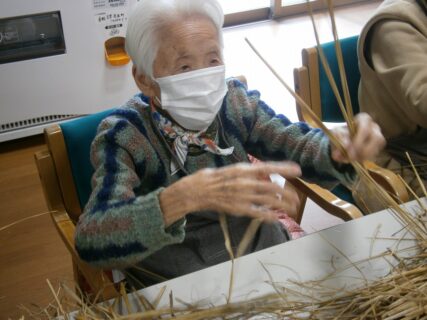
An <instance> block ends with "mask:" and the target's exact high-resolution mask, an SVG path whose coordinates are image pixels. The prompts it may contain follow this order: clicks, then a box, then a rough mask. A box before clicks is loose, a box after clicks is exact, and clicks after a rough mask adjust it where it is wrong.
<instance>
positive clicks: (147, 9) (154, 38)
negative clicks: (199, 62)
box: [126, 0, 224, 78]
mask: <svg viewBox="0 0 427 320" xmlns="http://www.w3.org/2000/svg"><path fill="white" fill-rule="evenodd" d="M192 15H202V16H205V17H207V18H209V19H210V20H211V21H212V22H213V24H214V25H215V27H216V29H217V30H218V37H219V43H220V45H221V48H222V47H223V38H222V25H223V24H224V13H223V11H222V8H221V5H220V4H219V3H218V1H217V0H141V1H140V2H139V3H138V4H137V5H136V6H135V7H134V8H133V11H132V13H131V14H130V17H129V20H128V27H127V32H126V51H127V53H128V54H129V56H130V58H131V59H132V62H133V64H134V66H135V67H136V70H137V73H138V74H140V73H144V74H145V75H147V76H149V77H150V78H153V63H154V60H155V58H156V56H157V51H158V49H159V45H160V41H161V39H160V38H159V31H160V30H161V29H162V27H164V26H165V25H167V23H168V22H170V21H173V20H174V19H176V18H187V17H189V16H192Z"/></svg>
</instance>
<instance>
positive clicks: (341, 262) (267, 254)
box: [129, 200, 427, 308]
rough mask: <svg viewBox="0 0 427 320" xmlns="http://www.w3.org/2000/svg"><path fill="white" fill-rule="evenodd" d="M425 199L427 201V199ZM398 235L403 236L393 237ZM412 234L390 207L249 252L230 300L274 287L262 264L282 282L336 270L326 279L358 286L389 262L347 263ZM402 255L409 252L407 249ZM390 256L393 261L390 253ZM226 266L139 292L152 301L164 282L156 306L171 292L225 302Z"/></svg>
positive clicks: (403, 244)
mask: <svg viewBox="0 0 427 320" xmlns="http://www.w3.org/2000/svg"><path fill="white" fill-rule="evenodd" d="M423 202H424V203H425V204H427V201H425V200H423ZM405 206H406V207H407V208H408V210H410V211H411V212H416V210H419V206H418V205H417V203H416V202H409V203H408V204H406V205H405ZM417 208H418V209H417ZM402 237H403V238H405V239H406V240H404V241H397V240H398V239H401V238H402ZM386 238H387V239H386ZM411 238H412V236H411V235H410V234H409V233H408V232H406V231H405V230H404V229H403V227H402V225H401V223H400V222H398V221H397V219H396V218H395V217H394V216H393V214H392V213H391V212H390V211H381V212H378V213H375V214H371V215H368V216H365V217H363V218H361V219H357V220H353V221H349V222H347V223H344V224H341V225H337V226H334V227H332V228H329V229H326V230H322V231H319V232H316V233H313V234H310V235H308V236H305V237H303V238H301V239H298V240H294V241H290V242H287V243H284V244H281V245H277V246H274V247H271V248H268V249H265V250H262V251H258V252H255V253H253V254H249V255H247V256H244V257H242V258H239V259H237V260H236V261H235V280H234V281H235V282H234V290H233V294H232V298H231V301H232V302H237V301H239V300H240V301H241V300H244V299H248V298H253V297H256V296H260V295H264V294H266V293H272V292H273V291H274V289H273V287H272V286H271V285H270V284H268V280H269V274H268V273H267V272H266V271H265V269H264V268H263V265H264V267H265V268H267V269H268V271H269V273H270V275H271V277H272V278H273V280H274V282H278V283H282V284H283V283H289V281H292V280H296V281H298V282H305V281H310V280H319V279H323V278H325V277H326V276H328V275H331V274H334V277H332V278H330V279H328V280H327V284H328V286H331V287H333V288H337V289H338V288H341V289H342V288H350V287H352V286H355V285H359V284H361V281H365V279H368V280H375V279H377V278H378V277H383V276H385V275H386V274H388V273H389V272H390V268H391V267H390V264H389V263H387V261H386V260H385V259H375V260H372V259H371V260H370V261H366V262H365V263H361V264H358V268H359V269H360V270H361V271H362V272H363V276H362V275H361V274H360V272H359V271H358V270H357V269H356V268H354V267H350V268H348V266H349V265H350V266H351V262H353V263H354V262H359V261H362V260H365V259H367V258H370V257H373V256H376V255H378V254H381V253H383V252H385V251H387V250H388V249H392V250H396V249H399V250H401V249H405V248H410V247H413V246H414V245H415V241H413V240H412V239H411ZM393 239H396V240H393ZM412 252H414V251H412ZM405 254H411V251H407V252H406V253H405ZM388 260H389V261H390V262H392V263H396V261H393V258H390V259H388ZM230 268H231V262H225V263H221V264H219V265H216V266H213V267H210V268H207V269H204V270H201V271H198V272H194V273H191V274H188V275H185V276H182V277H179V278H175V279H173V280H169V281H166V282H163V283H161V284H158V285H155V286H152V287H149V288H146V289H143V290H141V291H140V293H141V294H143V295H144V296H145V297H146V298H147V299H148V300H149V301H154V300H155V299H156V297H157V296H158V294H159V292H160V291H161V290H162V288H163V287H166V290H165V291H164V294H163V296H162V298H161V300H160V303H159V305H158V307H159V308H161V307H168V306H169V294H170V292H171V291H172V292H173V296H174V297H178V298H179V299H180V300H181V301H184V302H186V303H190V304H192V305H197V306H205V305H220V304H224V303H226V298H227V296H228V289H229V283H230V282H229V280H230ZM341 269H343V270H341ZM337 270H338V271H337ZM340 270H341V271H340ZM325 284H326V283H325ZM129 298H130V300H131V301H132V299H134V297H133V296H132V295H130V296H129ZM174 306H175V307H179V306H182V304H180V303H179V301H174Z"/></svg>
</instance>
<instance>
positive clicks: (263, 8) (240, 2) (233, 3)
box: [218, 0, 271, 26]
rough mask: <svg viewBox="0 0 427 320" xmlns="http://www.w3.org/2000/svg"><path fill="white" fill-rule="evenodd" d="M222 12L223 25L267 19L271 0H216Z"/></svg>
mask: <svg viewBox="0 0 427 320" xmlns="http://www.w3.org/2000/svg"><path fill="white" fill-rule="evenodd" d="M218 1H219V3H220V4H221V6H222V8H223V10H224V14H225V22H224V26H230V25H236V24H243V23H248V22H252V21H259V20H267V19H268V18H269V16H270V5H271V0H218Z"/></svg>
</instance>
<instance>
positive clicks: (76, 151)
mask: <svg viewBox="0 0 427 320" xmlns="http://www.w3.org/2000/svg"><path fill="white" fill-rule="evenodd" d="M112 111H113V110H112V109H109V110H105V111H102V112H99V113H95V114H92V115H89V116H86V117H82V118H78V119H74V120H71V121H68V122H64V123H62V124H60V128H61V131H62V134H63V137H64V142H65V146H66V148H67V153H68V159H69V161H70V166H71V171H72V175H73V180H74V184H75V188H76V191H77V196H78V200H79V203H80V208H82V209H83V208H84V206H85V205H86V203H87V201H88V199H89V196H90V193H91V191H92V187H91V178H92V175H93V168H92V164H91V162H90V146H91V143H92V140H93V139H94V138H95V135H96V130H97V128H98V125H99V123H100V122H101V121H102V120H103V119H104V118H106V117H107V116H108V115H109V114H110V113H111V112H112Z"/></svg>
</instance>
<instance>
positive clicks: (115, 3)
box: [92, 0, 128, 10]
mask: <svg viewBox="0 0 427 320" xmlns="http://www.w3.org/2000/svg"><path fill="white" fill-rule="evenodd" d="M92 1H93V8H94V9H95V10H108V9H116V8H125V7H127V6H128V0H92Z"/></svg>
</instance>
